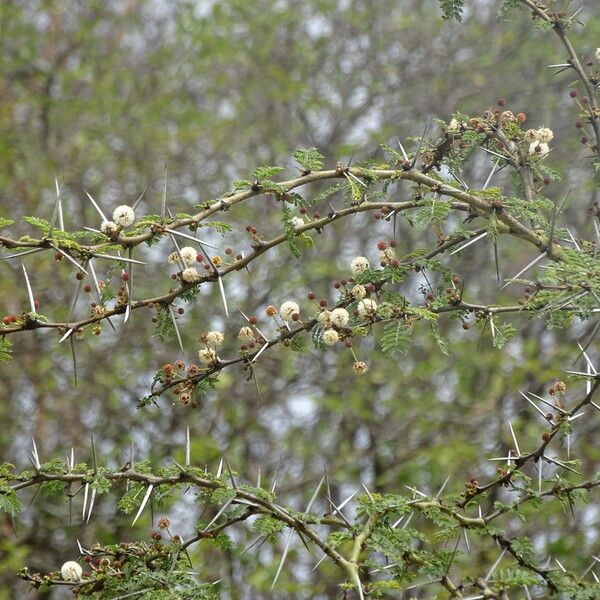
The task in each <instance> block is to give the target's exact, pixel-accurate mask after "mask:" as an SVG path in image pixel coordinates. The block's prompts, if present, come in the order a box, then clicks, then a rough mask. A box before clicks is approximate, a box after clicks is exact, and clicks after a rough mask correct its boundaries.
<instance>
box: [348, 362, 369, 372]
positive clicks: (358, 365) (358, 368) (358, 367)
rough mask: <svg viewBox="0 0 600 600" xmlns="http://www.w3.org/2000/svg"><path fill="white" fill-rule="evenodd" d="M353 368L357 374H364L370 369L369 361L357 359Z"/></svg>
mask: <svg viewBox="0 0 600 600" xmlns="http://www.w3.org/2000/svg"><path fill="white" fill-rule="evenodd" d="M352 370H353V371H354V372H355V373H356V374H357V375H364V374H365V373H366V372H367V371H368V370H369V367H368V366H367V363H365V362H363V361H362V360H357V361H356V362H355V363H354V365H353V366H352Z"/></svg>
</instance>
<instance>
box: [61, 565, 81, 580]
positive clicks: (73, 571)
mask: <svg viewBox="0 0 600 600" xmlns="http://www.w3.org/2000/svg"><path fill="white" fill-rule="evenodd" d="M82 575H83V569H82V568H81V565H80V564H79V563H78V562H75V561H74V560H68V561H67V562H66V563H65V564H64V565H63V566H62V567H61V568H60V576H61V577H62V578H63V580H64V581H81V576H82Z"/></svg>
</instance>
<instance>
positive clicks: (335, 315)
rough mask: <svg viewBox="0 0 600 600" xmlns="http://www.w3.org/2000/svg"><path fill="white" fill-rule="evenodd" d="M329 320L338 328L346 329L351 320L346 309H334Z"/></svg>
mask: <svg viewBox="0 0 600 600" xmlns="http://www.w3.org/2000/svg"><path fill="white" fill-rule="evenodd" d="M329 320H330V321H331V322H332V323H333V324H334V325H335V326H336V327H346V325H348V321H349V320H350V314H349V313H348V311H347V310H346V309H345V308H334V309H333V310H332V311H331V315H330V316H329Z"/></svg>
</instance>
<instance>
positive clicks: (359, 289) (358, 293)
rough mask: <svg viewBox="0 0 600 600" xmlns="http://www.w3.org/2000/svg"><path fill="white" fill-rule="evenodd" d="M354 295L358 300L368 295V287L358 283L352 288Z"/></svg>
mask: <svg viewBox="0 0 600 600" xmlns="http://www.w3.org/2000/svg"><path fill="white" fill-rule="evenodd" d="M352 295H353V296H354V298H356V300H362V299H363V298H364V297H365V296H366V295H367V288H366V287H365V286H364V285H361V284H360V283H357V284H356V285H355V286H354V287H353V288H352Z"/></svg>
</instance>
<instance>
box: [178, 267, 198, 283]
mask: <svg viewBox="0 0 600 600" xmlns="http://www.w3.org/2000/svg"><path fill="white" fill-rule="evenodd" d="M181 279H183V281H185V282H186V283H197V282H198V281H200V274H199V273H198V271H197V270H196V269H195V268H194V267H187V268H186V269H184V270H183V271H182V272H181Z"/></svg>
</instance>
